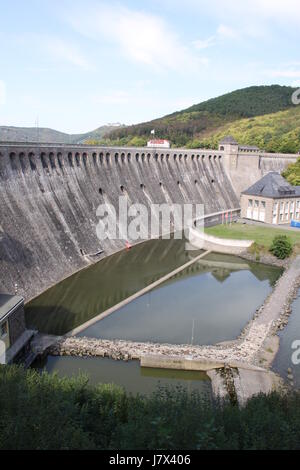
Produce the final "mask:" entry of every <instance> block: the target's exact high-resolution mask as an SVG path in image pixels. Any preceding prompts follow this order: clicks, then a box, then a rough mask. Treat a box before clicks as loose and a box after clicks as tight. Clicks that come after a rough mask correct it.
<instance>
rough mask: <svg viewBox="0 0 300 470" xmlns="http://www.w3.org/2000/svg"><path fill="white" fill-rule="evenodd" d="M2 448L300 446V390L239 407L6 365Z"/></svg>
mask: <svg viewBox="0 0 300 470" xmlns="http://www.w3.org/2000/svg"><path fill="white" fill-rule="evenodd" d="M0 449H120V450H121V449H132V450H133V449H170V450H171V449H300V393H299V392H293V393H290V394H289V395H286V396H280V395H278V394H276V393H273V394H271V395H269V396H263V395H261V396H258V397H255V398H253V399H251V400H250V401H249V402H248V404H247V406H246V407H245V408H242V409H239V408H238V406H236V405H231V404H226V405H224V406H223V407H222V406H221V405H220V404H218V403H216V404H212V403H210V402H208V401H204V400H203V399H202V398H201V397H200V396H199V395H198V394H197V393H194V394H188V393H187V392H186V391H184V390H181V389H172V390H171V389H158V391H157V392H156V393H155V394H153V395H152V396H151V397H147V398H145V397H141V396H138V397H133V396H128V395H126V393H125V392H124V391H123V390H121V389H119V388H117V387H115V386H110V385H99V386H98V387H90V386H89V385H88V384H87V379H85V378H84V377H79V378H76V379H59V378H58V377H57V376H53V375H48V374H47V373H43V374H42V375H40V374H39V373H38V372H36V371H32V370H30V371H24V370H23V369H21V368H18V367H14V366H13V367H3V366H1V368H0Z"/></svg>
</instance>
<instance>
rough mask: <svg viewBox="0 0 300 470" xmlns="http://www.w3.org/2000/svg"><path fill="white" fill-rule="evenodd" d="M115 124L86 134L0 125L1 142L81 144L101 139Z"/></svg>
mask: <svg viewBox="0 0 300 470" xmlns="http://www.w3.org/2000/svg"><path fill="white" fill-rule="evenodd" d="M113 129H115V126H101V127H99V128H98V129H95V130H94V131H91V132H87V133H85V134H66V133H64V132H59V131H56V130H54V129H48V128H45V127H40V128H37V127H13V126H0V142H42V143H62V144H80V143H83V142H86V141H87V140H90V139H94V140H101V139H102V138H103V137H104V135H105V134H107V133H108V132H110V131H111V130H113Z"/></svg>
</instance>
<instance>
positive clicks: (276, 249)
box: [270, 235, 293, 259]
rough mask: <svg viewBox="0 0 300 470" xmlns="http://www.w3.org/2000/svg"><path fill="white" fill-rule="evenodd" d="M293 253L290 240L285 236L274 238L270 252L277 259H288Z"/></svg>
mask: <svg viewBox="0 0 300 470" xmlns="http://www.w3.org/2000/svg"><path fill="white" fill-rule="evenodd" d="M292 251H293V246H292V242H291V240H290V239H289V238H288V237H287V236H286V235H277V236H276V237H274V239H273V242H272V245H271V248H270V252H271V253H272V254H273V255H274V256H276V258H279V259H285V258H288V257H289V256H290V255H291V254H292Z"/></svg>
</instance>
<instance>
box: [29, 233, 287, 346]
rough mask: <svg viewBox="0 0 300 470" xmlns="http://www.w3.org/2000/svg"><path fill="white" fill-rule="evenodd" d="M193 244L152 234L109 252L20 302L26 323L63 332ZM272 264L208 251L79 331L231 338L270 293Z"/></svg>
mask: <svg viewBox="0 0 300 470" xmlns="http://www.w3.org/2000/svg"><path fill="white" fill-rule="evenodd" d="M197 255H199V251H192V252H189V251H185V241H184V240H174V239H172V240H152V241H149V242H147V243H144V244H141V245H138V246H136V247H134V248H132V250H130V251H126V252H125V251H124V252H122V253H118V254H116V255H113V256H111V257H109V258H107V259H105V260H103V261H101V262H99V263H98V264H96V265H93V266H92V267H90V268H88V269H85V270H83V271H81V272H79V273H78V274H76V275H74V276H72V277H70V278H68V279H66V280H65V281H63V282H61V283H60V284H58V285H57V286H55V287H53V288H52V289H49V290H48V291H47V292H45V293H44V294H42V295H41V296H40V297H38V298H37V299H35V300H34V301H32V302H31V303H30V304H28V305H27V306H26V321H27V325H28V326H29V327H31V328H36V329H38V330H39V331H41V332H44V333H51V334H56V335H61V334H64V333H67V332H68V331H70V330H71V329H73V328H75V327H77V326H79V325H81V324H83V323H84V322H86V321H87V320H89V319H91V318H93V317H95V316H96V315H98V314H99V313H101V312H103V311H104V310H106V309H107V308H109V307H111V306H113V305H116V304H117V303H118V302H120V301H121V300H123V299H125V298H127V297H129V296H130V295H132V294H133V293H135V292H137V291H139V290H140V289H142V288H143V287H145V286H147V285H149V284H151V283H152V282H154V281H155V280H157V279H159V278H160V277H162V276H163V275H165V274H167V273H168V272H170V271H172V270H174V269H175V268H176V267H178V266H180V265H182V264H184V263H186V262H187V261H189V260H190V259H191V258H192V257H196V256H197ZM280 274H281V270H280V269H278V268H274V267H270V266H266V265H262V264H257V263H250V262H247V261H245V260H243V259H241V258H237V257H234V256H228V255H218V254H214V253H211V254H209V255H207V257H205V258H204V259H203V260H200V261H198V262H196V263H195V264H194V265H192V266H191V267H190V268H188V269H187V270H185V271H183V272H181V273H180V274H179V275H177V276H176V277H174V278H172V279H170V280H169V281H168V282H166V283H165V284H162V285H161V286H159V287H158V288H156V289H155V290H153V291H151V292H150V293H148V294H146V295H144V296H143V297H140V298H139V299H137V300H136V301H134V302H132V303H130V304H128V305H127V306H126V307H124V308H122V309H121V310H119V311H117V312H115V313H113V314H112V315H110V316H109V317H107V318H105V319H104V320H102V321H101V322H98V323H96V324H95V325H93V326H92V327H90V328H88V329H87V330H85V331H83V332H82V333H81V335H82V336H91V337H97V338H106V339H128V340H134V341H154V342H164V343H165V342H168V343H175V344H176V343H177V344H190V343H191V342H192V343H194V344H215V343H218V342H221V341H227V340H232V339H234V338H236V337H237V336H238V335H239V333H240V332H241V330H242V329H243V327H244V326H245V325H246V324H247V323H248V321H249V320H250V319H251V317H252V316H253V314H254V313H255V310H256V309H257V308H258V307H260V306H261V304H262V303H263V302H264V299H265V298H266V297H267V295H268V294H269V293H270V292H271V290H272V286H273V285H274V283H275V282H276V280H277V279H278V277H279V276H280Z"/></svg>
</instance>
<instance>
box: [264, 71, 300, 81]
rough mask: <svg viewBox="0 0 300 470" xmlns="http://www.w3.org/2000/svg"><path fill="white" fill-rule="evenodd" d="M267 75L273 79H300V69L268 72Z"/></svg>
mask: <svg viewBox="0 0 300 470" xmlns="http://www.w3.org/2000/svg"><path fill="white" fill-rule="evenodd" d="M266 74H267V75H268V76H269V77H273V78H299V79H300V69H299V70H295V69H294V70H291V69H290V70H288V69H277V70H266Z"/></svg>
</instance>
